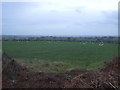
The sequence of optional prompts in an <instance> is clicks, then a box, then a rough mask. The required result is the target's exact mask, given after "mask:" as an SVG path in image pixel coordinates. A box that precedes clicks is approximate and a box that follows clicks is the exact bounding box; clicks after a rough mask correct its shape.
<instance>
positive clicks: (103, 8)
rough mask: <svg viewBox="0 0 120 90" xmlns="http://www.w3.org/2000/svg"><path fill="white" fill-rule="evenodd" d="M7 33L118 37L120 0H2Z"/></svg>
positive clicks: (4, 27) (4, 32) (3, 23)
mask: <svg viewBox="0 0 120 90" xmlns="http://www.w3.org/2000/svg"><path fill="white" fill-rule="evenodd" d="M2 19H3V21H2V25H3V27H2V29H3V32H2V33H3V35H45V36H46V35H50V36H54V35H55V36H57V35H58V36H60V35H62V36H69V35H70V36H81V35H83V36H84V35H89V36H92V35H93V36H99V35H102V36H108V35H109V36H116V35H117V34H118V24H117V23H118V0H39V2H4V3H2Z"/></svg>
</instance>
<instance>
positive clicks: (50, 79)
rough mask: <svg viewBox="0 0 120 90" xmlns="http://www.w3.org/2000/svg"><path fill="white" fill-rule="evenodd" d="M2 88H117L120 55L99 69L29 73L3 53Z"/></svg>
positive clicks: (119, 73) (119, 77) (118, 84)
mask: <svg viewBox="0 0 120 90" xmlns="http://www.w3.org/2000/svg"><path fill="white" fill-rule="evenodd" d="M2 60H3V66H2V67H3V70H2V74H3V78H2V86H3V88H116V89H117V88H119V87H120V83H118V80H119V79H120V71H119V70H118V66H119V65H120V57H116V58H115V59H113V60H112V61H111V62H107V63H105V67H104V68H103V69H101V70H99V71H83V70H71V71H68V72H64V73H58V74H57V73H44V72H36V73H31V72H29V70H27V69H26V68H25V67H23V66H21V65H20V64H19V63H17V62H16V61H15V60H14V59H12V58H11V57H9V56H8V55H6V54H5V53H4V54H3V58H2Z"/></svg>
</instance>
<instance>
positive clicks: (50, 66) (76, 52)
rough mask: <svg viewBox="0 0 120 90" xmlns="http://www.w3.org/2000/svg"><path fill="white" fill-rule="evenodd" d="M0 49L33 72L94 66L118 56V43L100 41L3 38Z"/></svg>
mask: <svg viewBox="0 0 120 90" xmlns="http://www.w3.org/2000/svg"><path fill="white" fill-rule="evenodd" d="M3 52H6V53H7V54H8V55H10V56H12V57H13V58H15V59H16V60H17V61H18V62H19V63H21V64H23V65H25V66H26V67H28V68H29V69H30V70H31V71H34V72H36V71H37V72H64V71H67V70H72V69H82V70H96V69H98V68H101V67H103V65H104V62H105V61H109V60H112V58H113V57H115V56H118V55H117V54H118V45H117V44H112V43H103V45H101V43H100V42H96V43H90V42H84V43H83V42H62V41H3Z"/></svg>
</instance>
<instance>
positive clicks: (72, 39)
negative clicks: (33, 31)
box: [2, 36, 120, 44]
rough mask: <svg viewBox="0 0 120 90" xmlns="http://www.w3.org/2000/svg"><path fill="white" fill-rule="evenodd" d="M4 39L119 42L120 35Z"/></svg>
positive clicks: (8, 38) (13, 38)
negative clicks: (119, 36)
mask: <svg viewBox="0 0 120 90" xmlns="http://www.w3.org/2000/svg"><path fill="white" fill-rule="evenodd" d="M2 40H3V41H69V42H103V43H104V42H106V43H119V44H120V40H119V39H118V37H111V36H109V37H107V36H105V37H53V36H42V37H18V36H17V37H15V36H14V37H10V36H9V37H7V36H6V37H3V38H2Z"/></svg>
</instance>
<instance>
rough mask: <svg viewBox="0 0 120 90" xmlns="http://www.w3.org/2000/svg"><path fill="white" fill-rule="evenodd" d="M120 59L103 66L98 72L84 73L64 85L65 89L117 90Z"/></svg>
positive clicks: (119, 84)
mask: <svg viewBox="0 0 120 90" xmlns="http://www.w3.org/2000/svg"><path fill="white" fill-rule="evenodd" d="M119 65H120V57H116V58H115V59H113V60H112V61H110V62H107V63H106V64H105V67H104V68H103V69H101V70H100V71H89V72H84V73H82V74H80V75H78V76H76V77H74V78H73V79H71V80H70V82H67V83H66V84H65V87H66V88H119V86H120V83H118V80H119V79H120V71H119V70H118V69H119V67H118V66H119Z"/></svg>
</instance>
